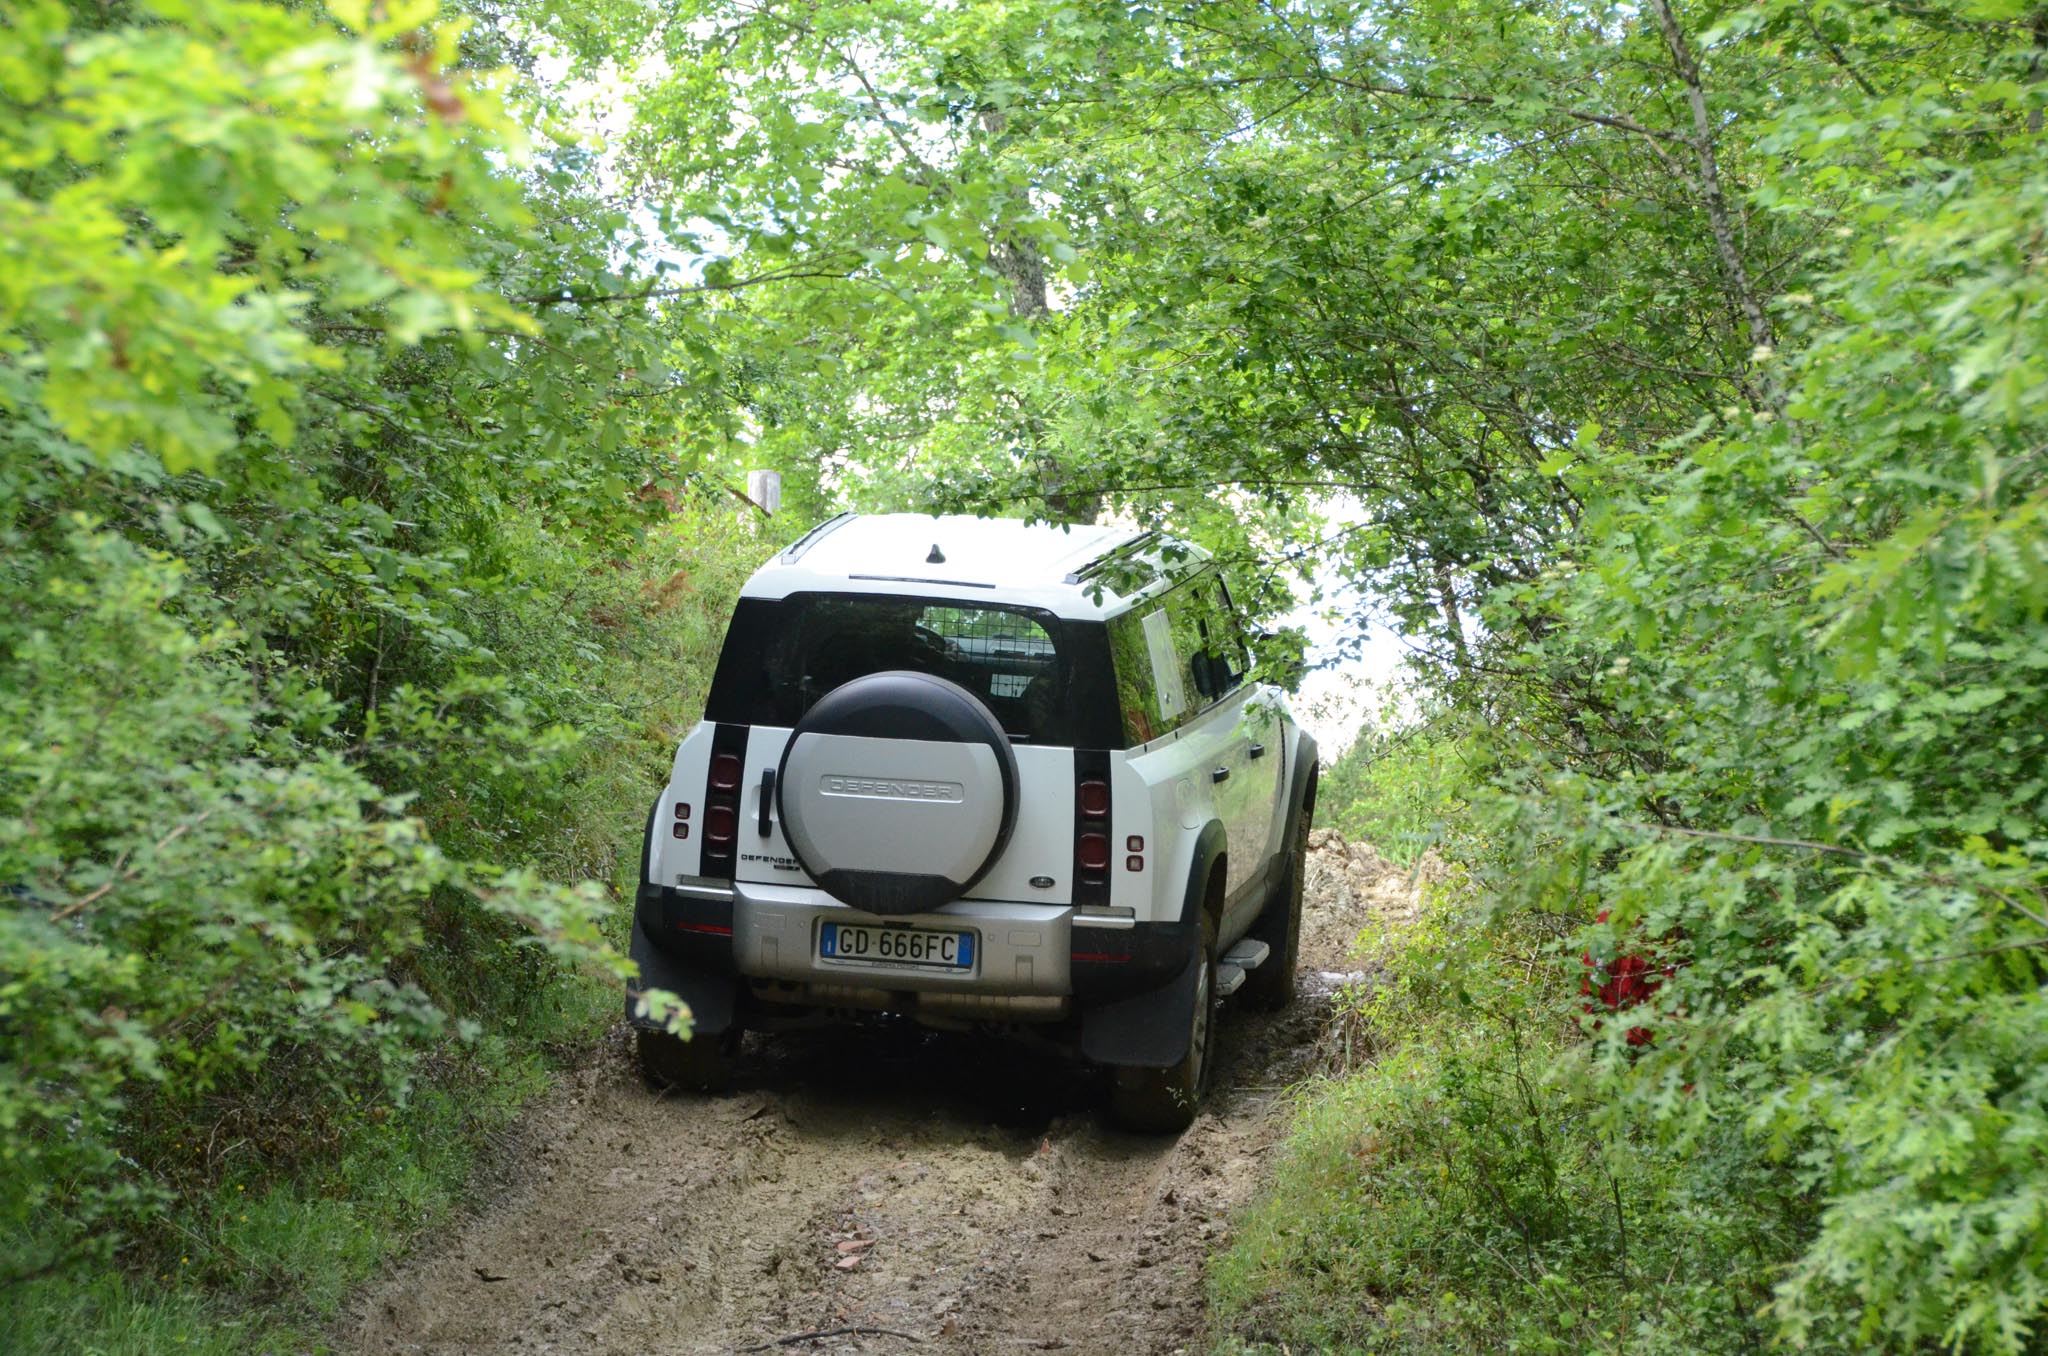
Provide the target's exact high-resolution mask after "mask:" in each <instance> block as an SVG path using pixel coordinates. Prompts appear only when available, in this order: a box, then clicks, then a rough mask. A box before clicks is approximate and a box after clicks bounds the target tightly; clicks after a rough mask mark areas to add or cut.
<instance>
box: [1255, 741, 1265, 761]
mask: <svg viewBox="0 0 2048 1356" xmlns="http://www.w3.org/2000/svg"><path fill="white" fill-rule="evenodd" d="M1265 756H1266V746H1265V745H1264V744H1254V745H1252V757H1254V758H1264V757H1265Z"/></svg>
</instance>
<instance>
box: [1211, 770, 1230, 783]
mask: <svg viewBox="0 0 2048 1356" xmlns="http://www.w3.org/2000/svg"><path fill="white" fill-rule="evenodd" d="M1209 780H1210V781H1212V782H1227V781H1229V780H1230V769H1229V768H1227V767H1219V768H1217V769H1216V770H1215V771H1214V772H1212V773H1210V774H1209Z"/></svg>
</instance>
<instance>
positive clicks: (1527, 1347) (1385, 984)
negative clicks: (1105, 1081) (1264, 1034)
mask: <svg viewBox="0 0 2048 1356" xmlns="http://www.w3.org/2000/svg"><path fill="white" fill-rule="evenodd" d="M1466 756H1467V753H1466V746H1465V744H1464V742H1463V741H1462V740H1459V739H1457V738H1455V737H1452V736H1448V735H1446V734H1444V733H1443V732H1441V731H1425V732H1423V733H1421V734H1420V735H1416V736H1410V737H1409V738H1407V739H1406V740H1404V741H1401V742H1398V743H1393V744H1388V745H1382V746H1379V747H1377V748H1368V749H1366V750H1363V751H1361V753H1359V754H1357V755H1354V756H1353V759H1347V760H1346V764H1351V765H1350V766H1346V765H1345V764H1340V765H1339V767H1338V769H1337V770H1336V774H1337V775H1336V776H1335V777H1334V778H1332V781H1333V782H1334V783H1335V785H1336V787H1337V790H1338V799H1336V800H1334V801H1331V800H1326V801H1325V802H1324V804H1325V805H1326V806H1328V807H1329V809H1328V810H1327V812H1326V814H1325V822H1331V821H1334V822H1336V823H1337V824H1339V825H1340V826H1342V827H1344V828H1345V830H1346V831H1347V832H1348V833H1352V834H1356V835H1357V836H1359V837H1363V838H1366V839H1369V840H1371V841H1375V842H1381V843H1383V842H1385V841H1386V838H1387V837H1388V836H1390V837H1391V839H1392V841H1393V843H1394V846H1393V848H1391V849H1383V850H1388V851H1389V855H1392V856H1396V857H1398V858H1403V859H1406V860H1410V861H1412V860H1413V857H1414V856H1415V855H1416V854H1417V853H1419V852H1420V851H1422V850H1424V849H1425V848H1427V847H1429V846H1432V845H1436V844H1441V843H1445V842H1450V843H1454V844H1456V845H1457V846H1458V847H1460V848H1461V849H1466V850H1471V849H1473V848H1474V847H1475V846H1477V847H1478V849H1479V850H1481V851H1483V844H1478V845H1475V842H1474V839H1473V836H1472V831H1471V828H1470V826H1469V823H1467V822H1466V821H1467V820H1468V818H1469V817H1468V816H1467V815H1466V811H1465V801H1464V798H1463V797H1462V796H1461V795H1460V786H1461V784H1463V783H1461V775H1462V774H1461V771H1460V769H1461V767H1462V766H1463V763H1464V760H1465V758H1466ZM1354 759H1355V760H1356V761H1355V763H1354ZM1326 785H1327V784H1326ZM1326 794H1327V793H1326ZM1347 797H1349V799H1347ZM1566 931H1568V929H1567V930H1566ZM1560 936H1561V933H1560V928H1559V927H1558V920H1556V919H1550V920H1536V919H1532V918H1531V917H1530V916H1528V915H1525V914H1517V913H1515V912H1512V911H1510V910H1506V909H1499V908H1492V907H1489V906H1488V905H1487V903H1486V902H1485V901H1484V900H1483V899H1481V898H1479V897H1478V893H1477V891H1476V890H1475V889H1474V888H1473V887H1472V886H1471V885H1470V884H1469V882H1468V881H1466V880H1464V879H1462V878H1459V879H1454V880H1453V882H1451V883H1450V884H1447V885H1444V886H1440V887H1436V888H1435V889H1434V890H1433V893H1432V896H1431V898H1430V899H1429V900H1428V901H1427V902H1426V904H1425V908H1424V911H1423V914H1422V917H1421V919H1420V920H1419V921H1418V922H1417V923H1416V924H1415V925H1414V926H1412V927H1410V928H1407V929H1405V930H1402V931H1400V932H1384V933H1379V934H1376V935H1369V936H1368V938H1367V940H1366V946H1367V947H1368V949H1369V950H1370V951H1371V952H1372V953H1373V954H1372V959H1374V960H1375V961H1377V962H1378V966H1377V967H1376V968H1377V969H1378V971H1379V973H1381V974H1382V975H1383V976H1384V978H1383V979H1381V980H1380V981H1378V982H1377V983H1376V984H1375V985H1373V986H1372V987H1370V988H1367V989H1361V990H1358V991H1355V992H1353V993H1351V994H1348V995H1346V996H1345V997H1344V999H1343V1000H1342V1004H1343V1010H1342V1011H1340V1013H1339V1016H1340V1018H1341V1019H1342V1020H1344V1021H1345V1022H1346V1023H1347V1024H1348V1025H1349V1026H1350V1028H1351V1029H1352V1030H1353V1031H1355V1032H1357V1033H1358V1039H1355V1040H1353V1041H1352V1042H1349V1043H1348V1044H1347V1048H1348V1049H1349V1050H1351V1051H1353V1052H1354V1053H1353V1055H1352V1056H1351V1058H1352V1060H1353V1061H1354V1062H1352V1063H1351V1064H1350V1065H1348V1066H1347V1067H1341V1068H1336V1069H1332V1070H1329V1071H1327V1072H1326V1073H1325V1075H1324V1076H1322V1077H1320V1078H1317V1079H1315V1080H1313V1081H1311V1082H1309V1083H1308V1084H1305V1085H1304V1086H1302V1087H1299V1088H1297V1089H1296V1090H1295V1091H1294V1094H1293V1095H1294V1101H1295V1108H1294V1120H1293V1124H1292V1126H1291V1128H1290V1131H1289V1135H1288V1138H1287V1140H1286V1142H1285V1144H1284V1145H1283V1147H1282V1149H1281V1151H1280V1152H1279V1153H1278V1154H1277V1155H1276V1160H1275V1166H1274V1176H1273V1180H1272V1181H1271V1183H1270V1184H1269V1185H1268V1187H1267V1188H1266V1190H1265V1191H1264V1193H1263V1194H1262V1195H1261V1197H1260V1198H1259V1199H1258V1200H1257V1201H1256V1202H1255V1203H1254V1204H1253V1205H1252V1207H1251V1208H1250V1209H1249V1210H1248V1211H1247V1212H1245V1214H1244V1215H1243V1216H1242V1217H1241V1218H1240V1219H1239V1220H1238V1221H1237V1222H1236V1227H1235V1229H1234V1231H1233V1234H1232V1242H1231V1244H1230V1246H1229V1248H1228V1249H1227V1250H1226V1251H1224V1252H1223V1253H1221V1254H1220V1255H1218V1256H1217V1257H1215V1258H1214V1259H1212V1261H1211V1265H1210V1268H1209V1285H1210V1297H1211V1301H1212V1309H1211V1312H1212V1332H1213V1334H1214V1350H1215V1352H1216V1354H1217V1356H1253V1354H1254V1353H1257V1354H1259V1356H1267V1354H1277V1353H1299V1352H1304V1351H1314V1352H1320V1353H1386V1354H1389V1356H1421V1354H1422V1353H1467V1352H1476V1351H1489V1352H1491V1351H1512V1352H1541V1353H1564V1352H1574V1353H1576V1352H1615V1353H1621V1352H1629V1353H1673V1356H1676V1354H1677V1353H1728V1356H1735V1353H1742V1352H1752V1351H1758V1350H1761V1349H1762V1347H1763V1346H1764V1345H1766V1344H1767V1343H1768V1333H1769V1325H1767V1324H1765V1323H1763V1322H1761V1321H1760V1320H1759V1318H1758V1311H1759V1310H1761V1309H1762V1308H1763V1306H1764V1305H1765V1304H1767V1303H1768V1302H1769V1300H1770V1299H1771V1286H1772V1283H1773V1281H1774V1280H1775V1279H1776V1277H1777V1275H1778V1274H1779V1268H1780V1267H1782V1265H1783V1264H1784V1263H1785V1262H1787V1261H1789V1259H1790V1255H1791V1252H1792V1251H1794V1250H1795V1249H1794V1248H1793V1247H1792V1243H1793V1240H1796V1239H1797V1238H1799V1237H1802V1236H1803V1233H1804V1225H1803V1223H1802V1221H1801V1220H1800V1219H1799V1218H1797V1217H1796V1216H1797V1215H1798V1212H1799V1211H1801V1210H1802V1209H1804V1208H1805V1207H1804V1206H1803V1205H1802V1204H1801V1202H1799V1201H1797V1200H1788V1199H1787V1198H1786V1197H1785V1195H1784V1194H1783V1193H1782V1192H1780V1191H1776V1190H1774V1189H1773V1184H1772V1183H1770V1182H1767V1181H1765V1180H1763V1179H1762V1174H1763V1173H1764V1172H1765V1171H1766V1169H1765V1168H1764V1166H1763V1165H1762V1164H1760V1163H1759V1161H1758V1160H1757V1158H1756V1157H1755V1154H1754V1152H1753V1150H1752V1149H1751V1148H1749V1147H1747V1146H1745V1145H1744V1144H1742V1142H1741V1139H1740V1128H1739V1127H1735V1126H1727V1127H1708V1128H1707V1129H1705V1130H1704V1131H1703V1132H1701V1133H1700V1134H1699V1136H1698V1137H1697V1138H1696V1139H1695V1140H1694V1141H1692V1142H1691V1143H1688V1144H1684V1145H1679V1144H1675V1143H1669V1142H1659V1141H1653V1140H1651V1139H1650V1138H1648V1137H1646V1136H1640V1135H1638V1134H1637V1133H1636V1132H1635V1127H1633V1126H1631V1125H1629V1124H1627V1123H1625V1122H1623V1121H1622V1120H1621V1119H1620V1117H1619V1116H1618V1115H1616V1114H1615V1112H1614V1110H1613V1108H1612V1107H1611V1106H1609V1105H1608V1104H1606V1103H1605V1102H1604V1101H1603V1100H1602V1094H1601V1092H1600V1088H1601V1086H1602V1085H1601V1082H1600V1079H1599V1078H1597V1077H1594V1076H1591V1075H1590V1073H1589V1070H1588V1068H1587V1064H1586V1061H1587V1060H1588V1059H1589V1056H1590V1054H1591V1051H1592V1046H1591V1042H1590V1041H1589V1040H1588V1037H1587V1034H1586V1032H1584V1031H1582V1030H1581V1028H1580V1026H1579V1018H1580V1016H1581V1013H1580V1009H1579V1002H1580V997H1579V993H1578V983H1579V978H1580V975H1581V973H1582V970H1581V962H1580V959H1579V957H1578V955H1577V954H1576V951H1575V950H1574V949H1573V948H1572V947H1571V946H1570V945H1569V944H1568V943H1567V942H1566V941H1565V940H1561V939H1560ZM1608 1034H1609V1035H1610V1036H1612V1035H1618V1034H1619V1033H1618V1030H1617V1031H1616V1032H1610V1033H1608ZM1673 1095H1677V1096H1682V1095H1684V1094H1683V1092H1682V1090H1674V1093H1673Z"/></svg>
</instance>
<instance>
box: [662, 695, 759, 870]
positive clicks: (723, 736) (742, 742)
mask: <svg viewBox="0 0 2048 1356" xmlns="http://www.w3.org/2000/svg"><path fill="white" fill-rule="evenodd" d="M746 751H747V727H746V726H744V725H719V726H715V727H713V731H712V736H711V766H710V769H709V770H708V771H707V772H706V774H705V777H704V852H703V857H702V860H701V861H700V863H699V868H698V870H699V874H701V875H704V876H709V877H711V878H712V879H714V880H731V879H732V874H733V865H734V863H735V861H736V860H737V856H738V854H737V842H736V840H737V838H738V836H739V824H740V778H741V777H743V776H744V775H746V773H745V769H746V757H745V755H746ZM689 817H690V807H689V806H687V805H678V806H676V819H677V820H678V823H677V824H676V826H675V827H676V828H678V829H680V830H682V832H681V833H678V834H677V835H676V836H677V837H678V838H684V837H688V836H689V826H688V825H687V824H685V823H682V822H680V821H683V820H687V819H688V818H689Z"/></svg>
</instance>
